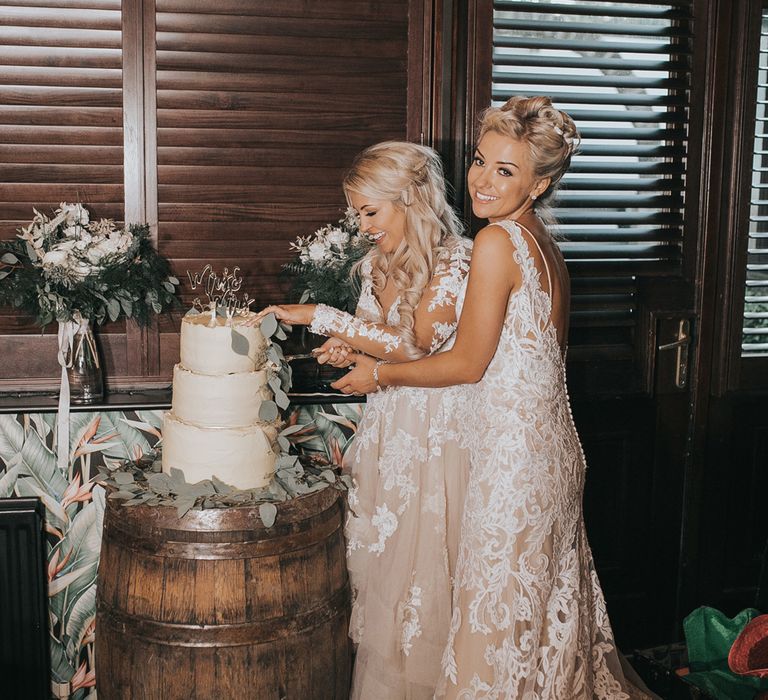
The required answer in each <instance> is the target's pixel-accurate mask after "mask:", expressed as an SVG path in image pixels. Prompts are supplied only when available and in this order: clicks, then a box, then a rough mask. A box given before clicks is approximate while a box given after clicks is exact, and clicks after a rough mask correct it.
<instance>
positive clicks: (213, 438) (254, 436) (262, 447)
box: [163, 412, 277, 489]
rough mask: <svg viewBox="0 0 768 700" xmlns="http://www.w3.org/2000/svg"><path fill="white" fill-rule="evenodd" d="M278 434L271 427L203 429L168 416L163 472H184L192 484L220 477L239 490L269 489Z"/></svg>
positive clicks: (165, 426) (265, 425)
mask: <svg viewBox="0 0 768 700" xmlns="http://www.w3.org/2000/svg"><path fill="white" fill-rule="evenodd" d="M276 433H277V431H276V429H275V428H274V426H272V425H269V424H259V425H251V426H248V427H244V428H202V427H199V426H196V425H190V424H188V423H184V422H183V421H181V420H179V419H178V418H177V417H176V416H174V415H173V413H170V412H168V413H166V414H165V417H164V418H163V471H164V472H165V473H166V474H168V473H170V471H171V468H176V469H180V470H181V471H182V472H183V473H184V478H185V479H186V480H187V481H188V482H189V483H195V482H197V481H201V480H203V479H210V478H211V477H212V476H216V477H217V478H219V479H221V480H222V481H223V482H225V483H227V484H229V485H230V486H235V487H236V488H239V489H253V488H260V487H262V486H266V485H267V484H268V483H269V481H270V479H271V478H272V474H273V473H274V471H275V459H276V455H275V452H274V450H273V447H272V445H273V442H274V440H275V437H276Z"/></svg>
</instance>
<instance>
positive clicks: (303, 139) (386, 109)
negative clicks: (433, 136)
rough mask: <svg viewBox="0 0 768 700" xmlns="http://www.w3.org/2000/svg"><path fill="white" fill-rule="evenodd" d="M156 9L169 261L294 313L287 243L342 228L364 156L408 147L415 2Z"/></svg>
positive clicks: (242, 0) (163, 225)
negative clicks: (375, 149)
mask: <svg viewBox="0 0 768 700" xmlns="http://www.w3.org/2000/svg"><path fill="white" fill-rule="evenodd" d="M156 8H157V15H156V29H157V39H156V52H155V53H156V61H157V70H156V83H157V144H158V148H157V159H158V245H159V249H160V251H161V252H163V253H164V254H166V255H168V256H169V257H171V258H172V259H173V267H174V270H176V272H177V273H178V274H179V276H180V277H182V278H183V277H185V276H186V275H185V273H186V271H187V270H196V269H200V268H202V266H203V265H205V264H206V263H208V262H210V263H211V264H212V265H214V266H215V267H218V268H222V267H224V266H227V267H229V268H230V269H231V268H232V267H234V266H235V265H239V266H240V267H241V269H242V272H243V274H244V276H245V282H244V289H248V290H249V293H250V294H251V295H252V296H255V297H256V299H257V304H258V305H262V304H267V303H270V302H275V301H284V300H285V298H286V291H287V285H286V284H285V282H284V281H283V282H281V280H280V269H281V266H282V265H283V263H285V262H287V261H288V260H289V259H290V258H291V253H290V250H289V246H288V243H289V242H290V241H292V240H293V239H294V238H295V237H296V236H297V235H305V234H308V233H311V232H312V231H313V230H314V229H315V228H317V227H318V226H319V225H321V224H323V223H325V222H328V221H334V220H336V219H337V218H339V216H340V214H341V210H342V209H343V208H344V207H345V202H344V197H343V193H342V191H341V187H340V183H341V180H342V177H343V174H344V172H345V170H346V169H347V167H348V166H349V164H350V162H351V160H352V158H353V156H354V155H355V153H357V152H358V151H360V150H361V149H362V148H364V147H365V146H367V145H369V144H371V143H375V142H376V141H381V140H384V139H404V138H406V135H407V123H406V122H407V114H408V105H407V97H408V95H407V59H408V32H409V26H408V2H407V1H406V0H397V1H395V2H387V3H380V2H345V1H343V0H332V1H330V2H323V3H305V2H300V1H298V0H288V1H286V2H280V3H273V2H266V1H264V0H259V1H258V2H252V1H251V0H226V1H225V2H222V3H215V4H211V3H205V2H202V1H199V0H158V2H157V5H156ZM194 296H195V295H194V294H192V293H191V290H189V289H188V288H185V290H184V302H185V304H188V303H189V302H190V301H191V299H192V298H193V297H194ZM164 327H165V326H164ZM169 330H173V328H171V329H169ZM169 342H171V341H170V340H169ZM164 345H167V343H165V342H164ZM162 362H163V363H164V362H165V360H163V361H162Z"/></svg>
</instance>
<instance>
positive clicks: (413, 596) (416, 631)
mask: <svg viewBox="0 0 768 700" xmlns="http://www.w3.org/2000/svg"><path fill="white" fill-rule="evenodd" d="M421 595H422V590H421V588H420V587H419V586H416V585H413V586H411V588H410V590H409V591H408V599H407V600H406V601H405V603H404V604H403V606H402V618H403V632H402V635H401V637H400V649H401V650H402V652H403V654H405V655H406V656H408V655H409V654H410V653H411V647H412V646H413V639H414V638H415V637H420V636H421V624H420V623H419V608H420V607H421Z"/></svg>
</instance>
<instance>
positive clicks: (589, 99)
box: [492, 83, 687, 108]
mask: <svg viewBox="0 0 768 700" xmlns="http://www.w3.org/2000/svg"><path fill="white" fill-rule="evenodd" d="M561 84H562V83H561ZM520 94H525V95H529V96H531V97H534V96H537V95H543V96H545V97H551V98H552V99H553V100H554V101H555V102H557V103H558V104H561V105H567V104H568V105H570V104H589V105H618V106H621V107H624V106H628V105H632V106H648V107H657V106H661V107H680V108H684V107H685V106H686V104H687V96H686V95H685V94H676V93H668V94H665V95H652V94H646V93H643V92H636V93H633V92H627V93H620V94H615V93H609V92H606V93H599V92H594V91H590V90H584V91H582V92H564V91H559V90H536V89H535V88H527V89H526V90H524V91H522V92H521V91H519V90H518V91H515V90H508V89H502V88H500V87H498V86H496V85H494V87H493V91H492V98H493V101H494V102H499V103H501V102H505V101H506V100H508V99H509V98H510V97H512V96H514V95H520Z"/></svg>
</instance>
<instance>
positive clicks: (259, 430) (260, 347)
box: [162, 313, 278, 489]
mask: <svg viewBox="0 0 768 700" xmlns="http://www.w3.org/2000/svg"><path fill="white" fill-rule="evenodd" d="M252 318H253V314H250V313H249V314H247V315H237V316H235V317H234V318H231V319H229V321H227V320H226V318H223V317H215V321H214V323H213V324H211V315H210V314H209V313H201V314H197V315H188V316H185V317H184V319H183V320H182V324H181V349H180V350H181V352H180V355H181V358H180V360H181V361H180V363H179V364H177V365H176V366H175V367H174V370H173V402H172V407H171V410H170V411H169V412H167V413H166V414H165V417H164V419H163V458H162V459H163V471H164V472H166V473H169V472H170V470H171V469H172V468H176V469H180V470H181V471H182V472H183V473H184V478H185V479H186V481H188V482H190V483H192V482H197V481H200V480H201V479H210V478H211V477H212V476H216V477H217V478H219V479H221V480H222V481H224V482H225V483H227V484H230V485H232V486H235V487H237V488H240V489H251V488H259V487H262V486H266V485H267V484H268V483H269V481H270V479H271V477H272V474H273V472H274V470H275V459H276V456H277V455H276V452H277V451H278V450H277V448H276V440H277V423H276V422H274V421H273V422H264V421H263V420H262V419H261V418H260V416H259V412H260V408H261V406H262V403H263V402H266V401H271V400H272V398H273V396H272V390H271V389H270V387H269V384H268V382H269V376H268V370H267V369H266V368H265V363H266V349H267V341H266V340H265V338H264V336H263V334H262V333H261V331H260V330H259V328H258V327H257V326H249V325H246V322H247V321H248V320H249V319H252ZM233 333H235V334H236V340H237V343H234V342H233Z"/></svg>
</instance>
